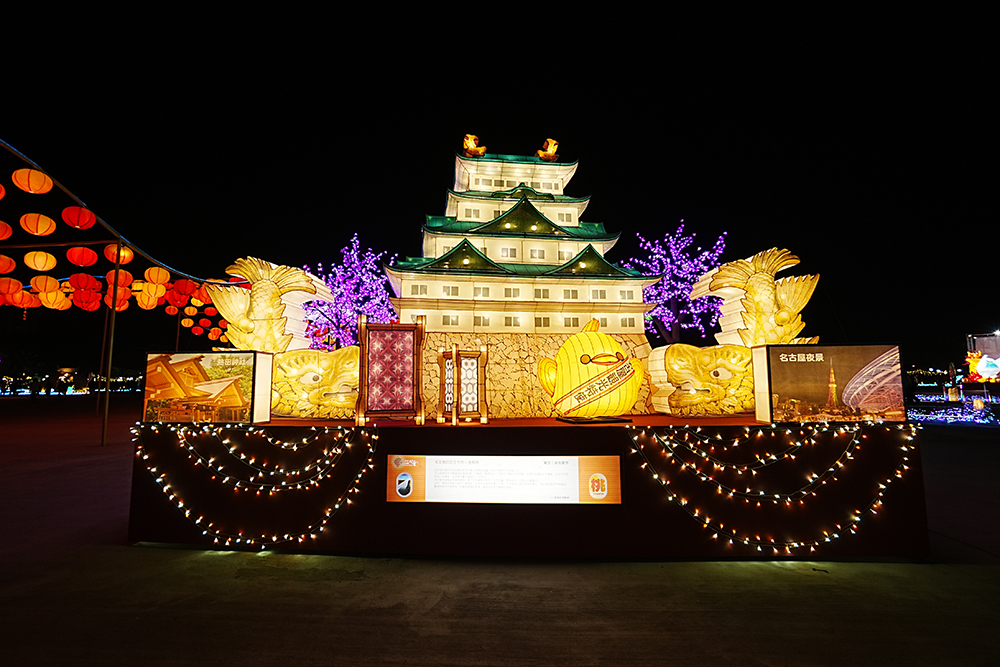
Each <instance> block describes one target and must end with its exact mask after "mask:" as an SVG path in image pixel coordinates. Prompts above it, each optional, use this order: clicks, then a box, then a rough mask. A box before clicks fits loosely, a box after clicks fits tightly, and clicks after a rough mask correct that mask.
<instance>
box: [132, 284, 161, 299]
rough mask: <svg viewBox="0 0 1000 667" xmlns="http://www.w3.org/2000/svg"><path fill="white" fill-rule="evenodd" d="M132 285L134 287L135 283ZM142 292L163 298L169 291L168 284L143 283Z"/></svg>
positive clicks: (155, 297) (156, 297)
mask: <svg viewBox="0 0 1000 667" xmlns="http://www.w3.org/2000/svg"><path fill="white" fill-rule="evenodd" d="M132 286H133V287H134V286H135V283H132ZM142 293H143V294H145V295H146V296H149V297H151V298H153V299H161V298H163V296H164V295H165V294H166V293H167V286H166V285H157V284H155V283H143V284H142Z"/></svg>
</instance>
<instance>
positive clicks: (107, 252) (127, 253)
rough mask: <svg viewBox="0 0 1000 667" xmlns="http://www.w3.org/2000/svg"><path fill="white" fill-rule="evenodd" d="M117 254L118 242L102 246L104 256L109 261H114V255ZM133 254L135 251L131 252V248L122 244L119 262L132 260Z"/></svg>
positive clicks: (123, 262) (124, 262) (126, 262)
mask: <svg viewBox="0 0 1000 667" xmlns="http://www.w3.org/2000/svg"><path fill="white" fill-rule="evenodd" d="M117 254H118V244H117V243H111V244H109V245H106V246H105V247H104V256H105V257H107V259H108V261H109V262H114V261H115V256H116V255H117ZM134 255H135V253H133V252H132V248H129V247H128V246H127V245H123V246H122V251H121V263H122V264H128V263H129V262H131V261H132V257H133V256H134Z"/></svg>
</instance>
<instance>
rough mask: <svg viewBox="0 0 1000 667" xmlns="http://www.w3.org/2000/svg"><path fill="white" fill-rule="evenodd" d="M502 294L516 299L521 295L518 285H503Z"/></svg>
mask: <svg viewBox="0 0 1000 667" xmlns="http://www.w3.org/2000/svg"><path fill="white" fill-rule="evenodd" d="M503 295H504V297H505V298H507V299H517V298H518V297H520V296H521V288H520V287H504V288H503Z"/></svg>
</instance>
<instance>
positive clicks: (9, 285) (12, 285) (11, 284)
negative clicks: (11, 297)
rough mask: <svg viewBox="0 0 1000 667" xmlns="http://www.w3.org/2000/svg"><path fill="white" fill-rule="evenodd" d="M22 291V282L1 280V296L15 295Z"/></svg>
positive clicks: (11, 279) (7, 279)
mask: <svg viewBox="0 0 1000 667" xmlns="http://www.w3.org/2000/svg"><path fill="white" fill-rule="evenodd" d="M21 289H22V287H21V281H19V280H14V279H13V278H0V294H13V293H14V292H20V291H21Z"/></svg>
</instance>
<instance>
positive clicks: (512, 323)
mask: <svg viewBox="0 0 1000 667" xmlns="http://www.w3.org/2000/svg"><path fill="white" fill-rule="evenodd" d="M503 325H504V326H505V327H519V326H521V318H520V317H517V316H516V315H515V316H513V317H510V316H508V317H505V318H503Z"/></svg>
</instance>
